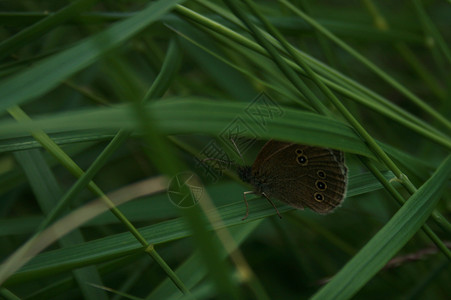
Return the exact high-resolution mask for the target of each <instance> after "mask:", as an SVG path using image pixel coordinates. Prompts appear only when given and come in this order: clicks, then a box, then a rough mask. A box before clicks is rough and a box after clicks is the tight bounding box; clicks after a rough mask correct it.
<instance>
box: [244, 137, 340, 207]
mask: <svg viewBox="0 0 451 300" xmlns="http://www.w3.org/2000/svg"><path fill="white" fill-rule="evenodd" d="M238 175H239V177H240V178H241V179H242V180H243V181H244V182H247V183H249V184H251V185H252V186H253V187H254V191H253V192H254V193H256V194H261V195H263V196H265V197H266V198H267V199H268V200H269V201H270V202H271V200H270V199H269V198H277V199H279V200H280V201H282V202H285V203H287V204H289V205H291V206H293V207H295V208H298V209H303V208H304V207H308V208H310V209H312V210H313V211H315V212H318V213H321V214H327V213H330V212H332V211H333V210H334V209H335V208H336V207H338V206H339V205H340V204H341V203H342V201H343V199H344V197H345V193H346V185H347V168H346V165H345V164H344V155H343V153H342V152H341V151H338V150H333V149H327V148H320V147H313V146H306V145H300V144H295V143H286V142H278V141H274V140H271V141H269V142H267V143H266V144H265V145H264V146H263V148H262V149H261V151H260V152H259V154H258V155H257V158H256V159H255V162H254V163H253V165H252V166H243V167H239V168H238ZM245 200H246V199H245ZM271 204H273V203H272V202H271ZM246 205H247V202H246ZM246 216H247V215H246Z"/></svg>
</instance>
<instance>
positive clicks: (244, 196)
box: [241, 191, 255, 221]
mask: <svg viewBox="0 0 451 300" xmlns="http://www.w3.org/2000/svg"><path fill="white" fill-rule="evenodd" d="M246 194H255V193H254V192H253V191H248V192H244V193H243V198H244V203H245V204H246V215H245V216H244V218H242V219H241V221H244V220H246V219H247V217H248V216H249V204H247V200H246Z"/></svg>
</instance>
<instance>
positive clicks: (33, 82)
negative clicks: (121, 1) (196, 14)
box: [0, 0, 182, 111]
mask: <svg viewBox="0 0 451 300" xmlns="http://www.w3.org/2000/svg"><path fill="white" fill-rule="evenodd" d="M179 2H182V0H169V1H161V0H160V1H157V2H152V3H151V4H150V5H149V6H148V7H147V8H145V9H144V10H142V11H141V12H139V13H137V14H136V15H134V16H132V17H130V18H128V19H126V20H123V21H120V22H119V23H117V24H114V25H112V26H111V27H110V28H108V29H107V30H104V31H102V32H100V33H98V34H96V35H94V36H92V37H90V38H87V39H86V40H84V41H82V42H80V43H79V44H77V45H76V46H74V47H71V48H69V49H68V50H66V51H63V52H61V53H59V54H56V55H54V56H52V57H50V58H47V59H45V60H44V61H42V62H41V63H39V64H37V65H36V66H34V67H32V68H30V69H28V70H25V71H23V72H21V73H19V74H17V75H15V76H13V77H11V78H9V79H7V80H3V81H2V82H0V94H1V95H3V97H2V101H1V102H0V111H3V110H5V109H7V108H8V107H11V106H13V105H18V104H21V103H24V102H26V101H30V100H32V99H35V98H37V97H39V96H41V95H43V94H44V93H46V92H48V91H50V90H51V89H53V88H55V87H56V86H57V85H58V84H60V83H61V82H62V81H63V80H64V79H67V78H68V77H69V76H71V75H73V74H75V73H76V72H78V71H80V70H82V69H84V68H85V67H87V66H89V65H90V64H92V63H94V62H95V61H96V60H98V59H99V58H100V57H101V56H102V55H104V54H105V53H106V52H107V51H109V50H112V49H113V48H115V47H118V46H120V45H121V44H122V43H123V42H124V41H126V40H127V39H129V38H131V37H133V36H134V35H135V34H137V33H138V32H140V31H141V30H143V29H145V28H146V27H147V26H149V25H150V24H152V23H153V22H155V21H157V20H159V19H160V18H161V16H163V15H164V14H165V13H167V12H168V11H170V9H172V8H173V7H174V6H175V5H176V4H177V3H179ZM48 70H52V72H49V71H48Z"/></svg>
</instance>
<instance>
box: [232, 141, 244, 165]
mask: <svg viewBox="0 0 451 300" xmlns="http://www.w3.org/2000/svg"><path fill="white" fill-rule="evenodd" d="M230 141H231V142H232V144H233V146H235V149H236V152H237V153H238V155H239V156H240V157H241V160H242V161H243V164H244V165H245V164H246V162H245V161H244V158H243V155H242V154H241V152H240V149H239V148H238V146H237V145H236V143H235V140H234V139H232V138H230Z"/></svg>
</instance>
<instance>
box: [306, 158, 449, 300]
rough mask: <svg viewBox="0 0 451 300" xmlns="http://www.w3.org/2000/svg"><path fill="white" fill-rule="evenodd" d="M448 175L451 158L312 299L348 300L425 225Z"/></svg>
mask: <svg viewBox="0 0 451 300" xmlns="http://www.w3.org/2000/svg"><path fill="white" fill-rule="evenodd" d="M450 175H451V156H448V158H447V159H446V160H445V161H444V162H443V163H442V164H441V166H440V167H439V168H438V169H437V171H436V172H435V173H434V174H433V175H432V177H431V178H430V179H429V180H428V181H427V182H426V183H425V184H424V185H422V186H421V187H420V188H419V189H418V190H417V192H416V193H415V194H413V195H412V196H411V197H410V198H409V200H407V201H406V203H405V204H404V205H403V206H402V207H401V208H400V209H399V210H398V212H397V213H396V214H395V215H394V216H393V217H392V218H391V220H390V221H389V222H388V223H387V224H386V225H385V226H384V227H383V228H382V229H381V230H380V231H379V232H378V233H377V234H376V235H375V236H374V237H373V238H372V239H371V240H370V241H369V242H368V243H367V244H366V245H365V246H364V247H363V248H362V250H360V251H359V253H358V254H357V255H356V256H354V257H353V258H352V259H351V261H349V262H348V263H347V264H346V265H345V266H344V267H343V268H342V269H341V270H340V271H339V272H338V273H337V274H336V275H335V276H334V278H333V279H332V281H331V282H329V283H328V284H327V285H326V286H325V287H324V288H322V289H321V290H320V291H319V292H318V293H316V294H315V295H314V297H313V299H349V298H351V297H352V296H353V295H355V294H356V293H357V292H358V291H359V290H360V289H361V288H362V287H363V286H364V285H365V284H366V283H367V282H368V281H369V280H370V279H371V278H372V277H373V276H374V275H375V274H376V273H377V272H378V271H379V270H380V269H381V268H382V267H383V266H384V265H385V264H386V263H387V262H388V261H389V260H390V258H392V257H393V256H394V255H395V254H396V253H397V252H398V251H399V250H400V249H401V248H402V247H403V246H404V245H405V244H406V243H407V242H408V241H409V240H410V239H411V237H412V236H413V235H414V234H415V233H416V232H417V231H418V229H419V228H420V227H421V226H422V225H423V224H424V222H425V221H426V220H427V218H428V217H429V215H430V214H431V212H432V210H433V209H434V208H435V206H436V205H437V203H438V201H439V200H440V197H441V191H442V190H443V188H444V186H445V185H446V183H447V181H448V180H449V177H450Z"/></svg>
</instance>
